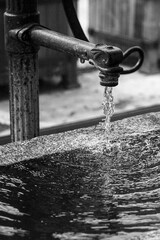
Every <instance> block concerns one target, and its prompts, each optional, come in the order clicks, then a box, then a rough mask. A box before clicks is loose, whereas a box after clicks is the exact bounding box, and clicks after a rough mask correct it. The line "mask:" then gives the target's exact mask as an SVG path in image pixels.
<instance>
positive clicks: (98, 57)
mask: <svg viewBox="0 0 160 240" xmlns="http://www.w3.org/2000/svg"><path fill="white" fill-rule="evenodd" d="M10 37H13V38H16V39H17V40H18V41H21V42H23V43H25V44H26V45H27V44H29V45H33V46H37V45H38V46H43V47H47V48H50V49H53V50H57V51H61V52H65V53H68V54H71V55H73V56H75V57H78V58H80V59H81V60H82V62H84V61H89V63H90V64H92V65H94V66H95V67H96V68H97V69H99V71H100V75H99V76H100V79H101V81H100V84H101V85H102V86H116V85H117V84H118V78H119V76H120V72H122V70H123V69H122V68H121V67H119V64H120V63H121V62H122V61H123V52H122V50H121V49H120V48H118V47H114V46H109V45H106V44H93V43H91V42H87V41H83V40H80V39H77V38H74V37H69V36H66V35H63V34H61V33H58V32H54V31H52V30H50V29H48V28H46V27H43V26H41V25H39V24H30V25H26V26H24V27H23V28H21V29H14V30H11V31H10ZM106 79H107V80H106Z"/></svg>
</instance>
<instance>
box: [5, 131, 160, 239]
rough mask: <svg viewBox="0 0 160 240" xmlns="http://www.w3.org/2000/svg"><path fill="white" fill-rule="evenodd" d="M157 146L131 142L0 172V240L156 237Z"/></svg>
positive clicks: (153, 140)
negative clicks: (154, 235)
mask: <svg viewBox="0 0 160 240" xmlns="http://www.w3.org/2000/svg"><path fill="white" fill-rule="evenodd" d="M159 142H160V141H159V138H158V137H157V136H156V135H155V136H152V135H150V134H148V135H147V136H146V135H145V136H141V137H140V136H139V137H138V136H135V137H133V136H132V138H128V139H127V140H125V139H124V141H123V142H121V143H112V144H113V148H112V151H111V152H109V153H106V152H105V151H104V152H103V151H102V152H101V153H97V152H92V151H91V150H90V149H76V150H74V151H71V152H64V153H63V154H60V153H57V154H54V155H53V156H52V157H51V158H50V159H45V158H44V159H38V160H30V161H28V162H23V163H18V164H14V165H12V166H7V167H1V175H0V239H2V240H3V239H16V240H17V239H34V240H35V239H46V240H48V239H62V240H65V239H70V240H72V239H80V240H84V239H85V240H88V239H95V240H97V239H112V237H113V236H116V235H118V236H119V238H117V239H121V238H120V236H126V235H127V234H128V235H127V236H130V235H131V234H133V233H137V234H141V233H145V232H149V231H154V230H158V229H159V228H160V201H159V199H160V154H159V151H158V150H159ZM118 144H119V145H118ZM107 237H108V238H107ZM114 239H116V238H114ZM126 239H129V238H126Z"/></svg>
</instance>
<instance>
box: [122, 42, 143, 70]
mask: <svg viewBox="0 0 160 240" xmlns="http://www.w3.org/2000/svg"><path fill="white" fill-rule="evenodd" d="M135 52H137V53H138V54H139V58H138V61H137V63H136V64H135V65H134V66H133V67H132V68H130V69H127V70H123V71H122V72H121V74H129V73H133V72H135V71H137V70H138V69H139V68H140V67H141V66H142V63H143V61H144V52H143V50H142V48H141V47H138V46H135V47H131V48H129V49H128V50H126V51H125V52H124V54H123V60H124V59H126V58H127V57H128V56H130V55H131V54H132V53H135Z"/></svg>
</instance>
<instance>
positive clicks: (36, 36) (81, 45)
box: [30, 26, 96, 60]
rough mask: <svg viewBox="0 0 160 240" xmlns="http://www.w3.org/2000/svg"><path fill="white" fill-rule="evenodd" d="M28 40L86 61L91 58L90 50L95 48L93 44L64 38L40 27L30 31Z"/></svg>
mask: <svg viewBox="0 0 160 240" xmlns="http://www.w3.org/2000/svg"><path fill="white" fill-rule="evenodd" d="M30 39H31V42H32V43H34V44H38V45H40V46H43V47H47V48H51V49H53V50H57V51H62V52H65V53H68V54H71V55H73V56H76V57H79V58H83V59H86V60H89V59H92V58H93V54H92V53H91V50H92V49H93V48H95V46H96V45H95V44H93V43H90V42H86V41H83V40H79V39H76V38H73V37H69V36H65V35H63V34H61V33H57V32H54V31H52V30H49V29H47V28H44V27H41V26H35V27H34V28H32V29H31V31H30Z"/></svg>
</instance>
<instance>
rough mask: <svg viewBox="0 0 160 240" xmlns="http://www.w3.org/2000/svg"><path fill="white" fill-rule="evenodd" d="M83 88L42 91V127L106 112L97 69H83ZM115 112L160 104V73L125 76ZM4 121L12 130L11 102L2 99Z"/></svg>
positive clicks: (0, 110) (0, 118)
mask: <svg viewBox="0 0 160 240" xmlns="http://www.w3.org/2000/svg"><path fill="white" fill-rule="evenodd" d="M78 81H79V83H80V85H81V87H80V88H76V89H72V90H54V91H49V92H48V93H42V94H40V127H41V128H45V127H50V126H56V125H59V124H62V123H68V122H75V121H79V120H84V119H90V118H94V117H98V116H101V115H103V111H102V101H103V91H104V88H103V87H102V86H100V84H99V77H98V72H97V71H90V72H87V73H81V74H79V76H78ZM113 95H114V102H115V112H116V113H118V112H124V111H128V110H133V109H137V108H140V107H147V106H152V105H156V104H160V74H155V75H145V74H143V73H140V72H136V73H134V74H131V75H126V76H121V77H120V80H119V85H118V86H117V87H115V88H114V90H113ZM0 123H1V124H4V125H5V126H6V127H5V130H4V131H1V129H0V131H1V133H0V136H2V135H6V134H8V133H9V103H8V100H1V101H0Z"/></svg>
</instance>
